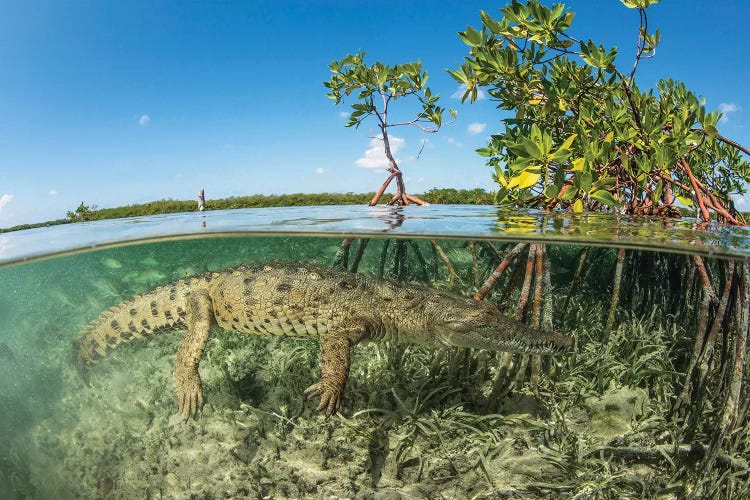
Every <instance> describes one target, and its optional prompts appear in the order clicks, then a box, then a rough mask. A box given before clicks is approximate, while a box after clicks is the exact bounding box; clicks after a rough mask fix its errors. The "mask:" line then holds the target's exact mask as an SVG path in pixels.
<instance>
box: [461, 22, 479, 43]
mask: <svg viewBox="0 0 750 500" xmlns="http://www.w3.org/2000/svg"><path fill="white" fill-rule="evenodd" d="M458 36H459V37H461V40H463V42H464V43H465V44H466V45H469V46H470V47H479V46H480V45H482V34H481V33H480V32H478V31H477V30H475V29H474V28H472V27H471V26H467V27H466V31H464V32H461V33H459V34H458Z"/></svg>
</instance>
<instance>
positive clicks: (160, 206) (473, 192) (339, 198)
mask: <svg viewBox="0 0 750 500" xmlns="http://www.w3.org/2000/svg"><path fill="white" fill-rule="evenodd" d="M374 194H375V193H374V192H370V193H312V194H311V193H293V194H278V195H276V194H274V195H262V194H254V195H250V196H232V197H229V198H220V199H215V200H207V201H206V210H231V209H235V208H266V207H295V206H298V207H299V206H315V205H366V204H367V203H368V202H369V201H370V200H371V199H372V197H373V196H374ZM419 197H420V198H421V199H423V200H424V201H426V202H427V203H435V204H456V205H491V204H493V203H494V201H493V200H494V193H492V192H488V191H485V190H484V189H481V188H477V189H453V188H446V189H443V188H432V189H430V190H429V191H426V192H424V193H422V194H419ZM197 210H198V203H197V201H195V200H173V199H164V200H157V201H151V202H148V203H136V204H133V205H125V206H121V207H113V208H97V207H96V206H90V205H85V204H84V203H83V202H81V205H80V206H79V207H78V208H77V209H76V211H75V212H68V215H67V217H65V218H62V219H55V220H51V221H46V222H37V223H33V224H19V225H17V226H12V227H8V228H0V233H8V232H11V231H20V230H23V229H33V228H37V227H48V226H57V225H60V224H69V223H72V222H84V221H92V220H104V219H119V218H126V217H138V216H142V215H158V214H169V213H180V212H195V211H197Z"/></svg>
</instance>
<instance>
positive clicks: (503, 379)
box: [484, 352, 514, 413]
mask: <svg viewBox="0 0 750 500" xmlns="http://www.w3.org/2000/svg"><path fill="white" fill-rule="evenodd" d="M497 357H498V363H497V364H498V368H497V373H496V374H495V378H494V380H493V381H492V390H491V391H490V394H489V396H487V402H486V404H485V407H484V410H485V412H486V413H495V412H496V411H497V409H498V403H499V402H500V400H501V399H502V397H503V395H504V393H506V392H507V391H506V387H508V385H507V382H508V379H509V376H510V372H511V370H512V368H513V358H514V356H513V354H511V353H509V352H498V353H497Z"/></svg>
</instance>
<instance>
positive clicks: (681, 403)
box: [673, 282, 712, 414]
mask: <svg viewBox="0 0 750 500" xmlns="http://www.w3.org/2000/svg"><path fill="white" fill-rule="evenodd" d="M709 286H710V284H709ZM701 290H702V293H703V295H702V298H701V305H700V309H699V311H698V322H697V326H696V331H695V343H694V345H693V353H692V355H691V356H690V362H689V363H688V367H687V370H686V371H685V384H684V385H683V387H682V393H681V394H680V397H679V398H677V400H676V401H675V404H674V407H673V411H680V410H681V409H683V408H684V410H687V409H688V408H689V407H690V403H691V399H692V393H693V391H692V387H693V377H694V372H695V368H696V366H697V365H698V358H699V357H700V354H701V351H702V350H703V344H704V342H705V338H706V327H707V325H708V313H709V308H710V306H711V294H712V292H711V290H709V289H707V288H706V283H705V282H703V286H702V287H701ZM684 413H685V412H683V414H684Z"/></svg>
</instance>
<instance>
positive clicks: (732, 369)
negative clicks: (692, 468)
mask: <svg viewBox="0 0 750 500" xmlns="http://www.w3.org/2000/svg"><path fill="white" fill-rule="evenodd" d="M737 268H738V273H737V276H736V277H735V280H736V282H737V284H738V286H737V287H736V288H737V290H738V292H739V293H738V295H739V296H738V297H737V300H738V302H739V307H737V308H735V311H734V312H735V315H734V316H735V323H734V326H735V331H736V336H735V338H734V339H733V340H734V342H733V344H734V350H732V352H731V353H730V358H731V360H730V361H729V362H728V363H727V365H726V367H727V368H728V369H729V381H728V384H727V389H726V391H725V394H724V402H723V405H722V406H723V408H722V412H721V421H720V424H719V428H718V429H717V430H716V434H715V436H714V439H713V443H711V448H710V450H709V452H708V453H707V454H706V457H705V458H704V460H703V463H702V466H703V467H705V468H706V469H705V470H707V469H708V468H710V467H712V466H713V463H714V461H715V460H717V458H718V455H719V453H720V450H721V447H722V444H723V443H724V440H725V439H726V438H728V437H729V436H730V434H731V432H732V429H733V428H734V427H735V425H736V424H737V416H738V412H739V405H740V396H741V393H742V378H743V376H744V369H745V347H746V345H747V333H748V332H747V327H748V288H747V284H748V281H747V278H748V273H747V266H746V265H745V264H743V263H740V264H739V265H738V266H737ZM730 271H732V269H730ZM729 285H730V283H727V286H729ZM727 344H729V345H730V346H731V345H732V344H731V343H729V342H728V343H727Z"/></svg>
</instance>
